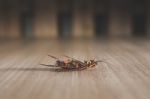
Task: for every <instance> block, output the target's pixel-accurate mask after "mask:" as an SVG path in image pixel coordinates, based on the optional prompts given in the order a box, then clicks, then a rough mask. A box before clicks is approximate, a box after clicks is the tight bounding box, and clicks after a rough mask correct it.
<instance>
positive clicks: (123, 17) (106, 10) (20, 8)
mask: <svg viewBox="0 0 150 99" xmlns="http://www.w3.org/2000/svg"><path fill="white" fill-rule="evenodd" d="M149 5H150V2H149V0H0V39H4V40H5V39H27V38H30V39H52V38H65V39H68V38H94V37H101V38H103V37H110V38H111V37H149V35H150V33H149V32H150V29H149V27H150V18H149V16H150V11H149Z"/></svg>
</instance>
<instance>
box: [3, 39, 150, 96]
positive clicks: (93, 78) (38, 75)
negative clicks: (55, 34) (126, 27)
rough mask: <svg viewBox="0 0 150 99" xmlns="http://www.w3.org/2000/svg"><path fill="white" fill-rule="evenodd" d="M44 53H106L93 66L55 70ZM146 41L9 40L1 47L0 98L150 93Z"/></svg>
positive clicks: (76, 55) (149, 50) (149, 56)
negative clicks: (73, 69) (97, 63)
mask: <svg viewBox="0 0 150 99" xmlns="http://www.w3.org/2000/svg"><path fill="white" fill-rule="evenodd" d="M47 54H52V55H55V56H57V57H59V58H63V57H60V56H61V55H63V54H67V55H69V56H71V57H74V58H77V59H81V60H85V59H91V58H96V59H97V60H100V59H106V63H100V64H99V65H98V66H97V67H96V68H93V69H90V70H84V71H70V72H56V71H54V69H52V68H47V67H42V66H40V65H39V64H40V63H44V64H54V62H55V60H53V59H51V58H49V57H48V56H47ZM149 59H150V42H149V41H139V40H138V41H131V40H128V41H125V40H124V41H123V40H112V41H107V42H102V41H80V40H77V41H69V42H62V41H57V40H53V41H36V42H29V43H25V42H20V41H14V42H7V43H5V44H1V47H0V99H150V61H149Z"/></svg>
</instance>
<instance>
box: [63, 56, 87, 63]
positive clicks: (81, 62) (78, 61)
mask: <svg viewBox="0 0 150 99" xmlns="http://www.w3.org/2000/svg"><path fill="white" fill-rule="evenodd" d="M63 56H64V57H67V58H71V59H73V60H75V61H77V62H79V63H80V64H81V65H84V63H83V62H82V61H80V60H77V59H75V58H72V57H69V56H67V55H63Z"/></svg>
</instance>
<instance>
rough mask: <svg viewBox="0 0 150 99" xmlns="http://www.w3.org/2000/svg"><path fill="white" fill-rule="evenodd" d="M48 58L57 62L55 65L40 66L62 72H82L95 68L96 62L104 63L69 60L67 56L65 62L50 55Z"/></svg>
mask: <svg viewBox="0 0 150 99" xmlns="http://www.w3.org/2000/svg"><path fill="white" fill-rule="evenodd" d="M48 56H50V57H51V58H54V59H56V60H57V61H56V63H55V65H45V64H41V65H43V66H48V67H55V68H61V69H63V70H84V69H88V68H93V67H96V65H97V64H98V62H104V61H102V60H99V61H95V60H89V61H84V62H82V61H79V60H77V59H74V58H71V57H69V56H65V57H67V58H68V59H67V60H59V59H58V58H56V57H54V56H52V55H48Z"/></svg>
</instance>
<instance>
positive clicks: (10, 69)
mask: <svg viewBox="0 0 150 99" xmlns="http://www.w3.org/2000/svg"><path fill="white" fill-rule="evenodd" d="M8 71H31V72H33V71H37V72H38V71H47V72H49V71H50V72H71V71H77V70H64V69H61V68H17V67H16V68H15V67H14V68H1V69H0V72H8Z"/></svg>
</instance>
